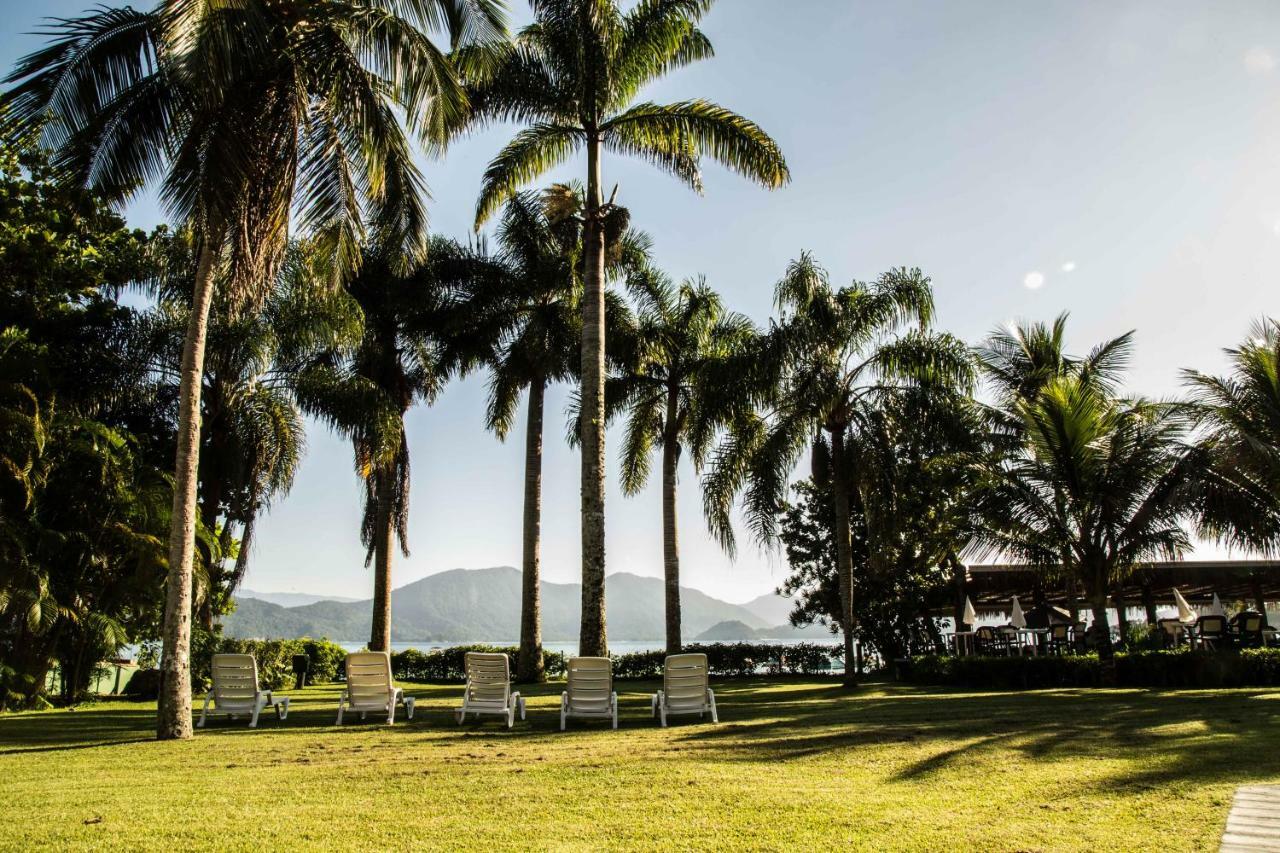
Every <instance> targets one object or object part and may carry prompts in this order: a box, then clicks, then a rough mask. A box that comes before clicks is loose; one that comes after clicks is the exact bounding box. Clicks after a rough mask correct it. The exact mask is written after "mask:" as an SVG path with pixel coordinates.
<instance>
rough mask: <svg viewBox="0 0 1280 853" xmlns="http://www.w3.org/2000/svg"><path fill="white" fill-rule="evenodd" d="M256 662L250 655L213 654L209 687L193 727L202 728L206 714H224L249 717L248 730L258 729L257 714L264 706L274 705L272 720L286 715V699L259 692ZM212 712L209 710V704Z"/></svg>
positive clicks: (231, 716) (263, 691) (232, 717)
mask: <svg viewBox="0 0 1280 853" xmlns="http://www.w3.org/2000/svg"><path fill="white" fill-rule="evenodd" d="M260 686H261V685H260V684H259V682H258V661H257V660H256V659H255V658H254V656H253V655H214V656H213V688H212V689H211V690H210V691H209V692H208V693H206V694H205V697H204V708H203V709H202V710H201V711H200V722H199V723H197V724H196V728H201V729H202V728H204V724H205V719H206V718H207V717H208V716H209V715H210V714H225V715H226V716H228V717H230V718H231V719H233V720H234V719H235V718H236V717H238V716H240V715H241V714H247V715H248V717H249V728H251V729H256V728H257V727H258V715H259V714H261V713H262V709H263V708H265V707H267V706H268V705H274V706H275V709H276V718H277V719H281V720H283V719H285V718H286V717H288V716H289V697H288V696H278V697H276V696H272V695H271V691H270V690H262V689H260ZM211 701H212V702H213V710H212V711H211V710H209V702H211Z"/></svg>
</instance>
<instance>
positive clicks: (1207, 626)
mask: <svg viewBox="0 0 1280 853" xmlns="http://www.w3.org/2000/svg"><path fill="white" fill-rule="evenodd" d="M1196 631H1197V632H1198V633H1199V634H1200V636H1201V637H1221V636H1223V635H1224V634H1226V633H1227V620H1226V618H1225V617H1222V616H1214V615H1213V614H1210V615H1208V616H1201V617H1200V618H1199V619H1197V620H1196Z"/></svg>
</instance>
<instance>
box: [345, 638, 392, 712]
mask: <svg viewBox="0 0 1280 853" xmlns="http://www.w3.org/2000/svg"><path fill="white" fill-rule="evenodd" d="M394 692H395V685H393V684H392V681H391V655H390V653H388V652H351V653H350V654H349V655H347V704H348V705H349V706H350V707H352V708H354V709H356V710H361V709H364V710H369V709H383V708H386V707H387V705H388V704H389V703H390V702H391V696H392V694H393V693H394Z"/></svg>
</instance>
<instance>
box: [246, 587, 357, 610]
mask: <svg viewBox="0 0 1280 853" xmlns="http://www.w3.org/2000/svg"><path fill="white" fill-rule="evenodd" d="M236 598H254V599H257V600H258V601H265V602H267V603H268V604H278V605H280V606H281V607H301V606H302V605H304V604H315V603H316V602H317V601H340V602H351V601H359V600H360V599H358V598H351V597H350V596H342V595H312V594H311V593H308V592H257V591H256V590H252V589H242V590H240V591H239V592H237V593H236Z"/></svg>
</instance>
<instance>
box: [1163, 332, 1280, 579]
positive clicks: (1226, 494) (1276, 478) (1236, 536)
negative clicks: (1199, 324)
mask: <svg viewBox="0 0 1280 853" xmlns="http://www.w3.org/2000/svg"><path fill="white" fill-rule="evenodd" d="M1226 354H1227V358H1228V359H1229V361H1230V364H1231V373H1230V375H1228V376H1224V377H1219V376H1209V375H1206V374H1203V373H1199V372H1197V371H1194V370H1187V371H1184V372H1183V377H1184V379H1185V381H1186V383H1187V384H1188V385H1189V386H1190V388H1191V391H1192V395H1193V396H1192V407H1193V412H1194V414H1195V416H1196V418H1197V421H1198V422H1199V424H1200V425H1201V426H1202V427H1203V428H1204V429H1205V431H1206V432H1205V435H1204V438H1203V446H1204V448H1205V450H1206V452H1207V454H1208V457H1209V459H1210V460H1211V462H1212V466H1211V468H1212V475H1211V476H1210V477H1207V478H1206V481H1205V483H1204V485H1205V490H1204V494H1203V496H1202V506H1201V511H1200V524H1201V528H1202V532H1203V533H1205V534H1206V535H1208V536H1211V537H1213V538H1215V539H1218V540H1219V541H1223V542H1227V543H1228V544H1230V545H1233V546H1237V547H1241V548H1246V549H1249V550H1253V551H1259V552H1262V553H1268V554H1269V553H1273V552H1274V551H1275V550H1276V548H1277V546H1278V545H1280V324H1277V321H1276V320H1274V319H1271V318H1264V319H1262V320H1259V321H1258V322H1256V323H1255V324H1254V325H1253V328H1252V329H1250V331H1249V337H1248V339H1247V340H1246V341H1245V342H1244V343H1242V344H1241V345H1240V346H1238V347H1234V348H1231V349H1228V350H1226Z"/></svg>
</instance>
